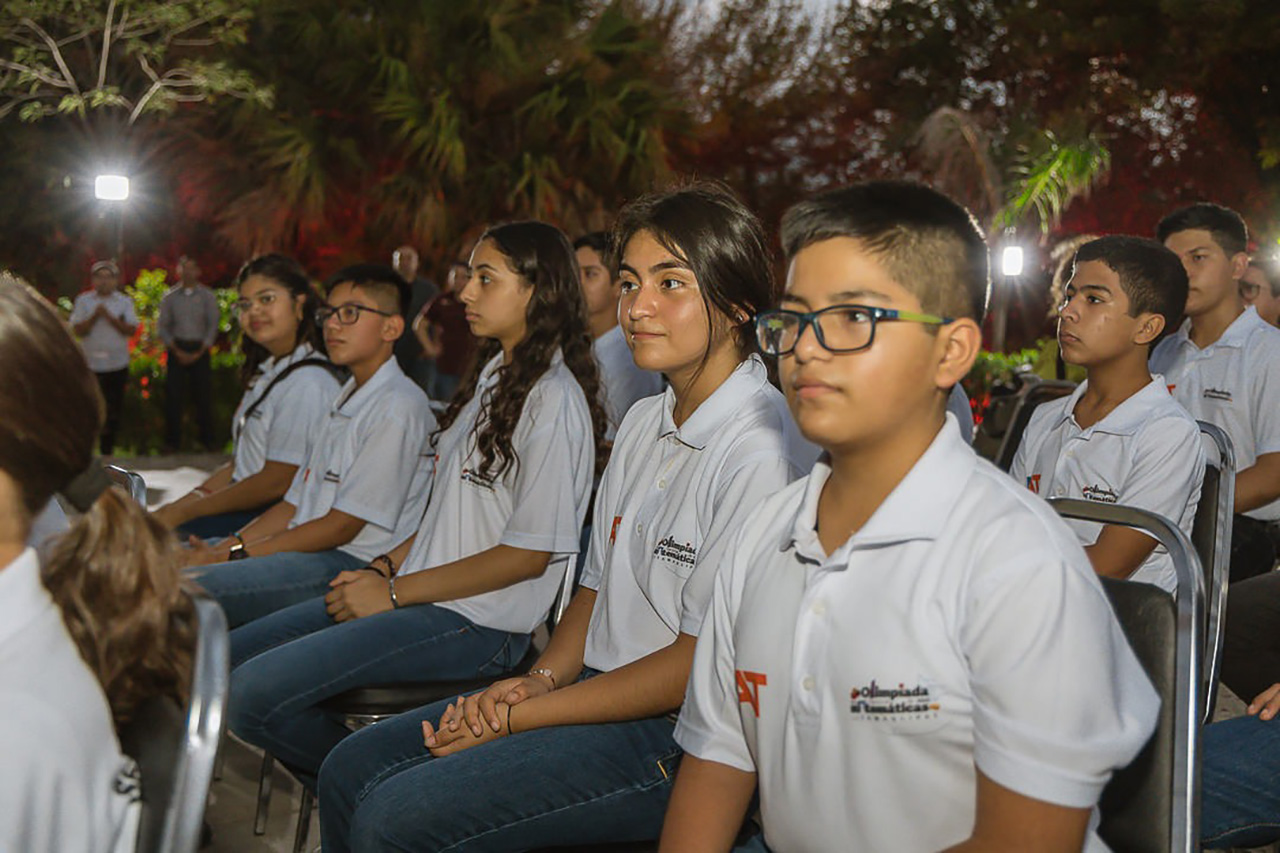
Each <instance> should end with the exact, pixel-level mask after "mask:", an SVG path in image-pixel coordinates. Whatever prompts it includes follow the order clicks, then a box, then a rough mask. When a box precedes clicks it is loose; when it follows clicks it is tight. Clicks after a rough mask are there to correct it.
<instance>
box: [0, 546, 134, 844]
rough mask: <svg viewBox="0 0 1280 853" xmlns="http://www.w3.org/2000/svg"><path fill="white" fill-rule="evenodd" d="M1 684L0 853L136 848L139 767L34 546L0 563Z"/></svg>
mask: <svg viewBox="0 0 1280 853" xmlns="http://www.w3.org/2000/svg"><path fill="white" fill-rule="evenodd" d="M0 684H2V685H4V687H3V689H0V755H3V756H4V764H5V770H4V773H0V850H4V851H14V853H18V851H21V853H63V851H71V850H74V851H77V853H80V851H85V853H132V851H133V849H134V843H135V840H136V838H137V834H138V820H139V817H140V815H141V799H140V792H139V789H138V775H137V767H136V765H135V764H134V763H133V760H132V759H130V758H128V757H127V756H125V755H124V754H123V753H121V751H120V742H119V741H118V740H117V739H116V732H115V727H114V725H113V723H112V720H111V710H110V708H109V707H108V706H107V699H106V697H105V696H104V695H103V693H102V687H101V686H100V685H99V683H98V679H97V678H96V677H95V676H94V674H93V672H92V671H90V669H89V667H88V665H86V664H85V662H84V660H83V659H82V658H81V657H80V651H79V650H78V649H77V648H76V645H75V643H74V642H73V641H72V639H71V635H70V634H68V633H67V628H66V625H65V624H64V623H63V621H62V613H61V612H60V611H59V609H58V607H57V605H56V604H54V602H53V599H52V598H51V597H50V596H49V593H48V592H47V591H46V590H45V588H44V585H43V584H42V583H41V582H40V565H39V562H38V560H37V558H36V553H35V551H34V550H32V549H30V548H28V549H27V550H25V551H23V552H22V554H20V555H19V556H18V559H17V560H15V561H14V562H12V563H10V564H9V565H8V566H5V567H0Z"/></svg>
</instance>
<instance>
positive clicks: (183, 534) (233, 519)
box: [176, 506, 270, 542]
mask: <svg viewBox="0 0 1280 853" xmlns="http://www.w3.org/2000/svg"><path fill="white" fill-rule="evenodd" d="M268 509H270V507H269V506H261V507H258V508H257V509H238V510H233V511H232V512H220V513H218V514H217V515H206V516H202V517H201V518H193V519H191V520H190V521H187V522H183V523H182V524H179V525H178V529H177V531H176V532H177V533H178V535H179V537H180V538H181V539H182V540H183V541H184V542H185V541H186V538H187V537H188V536H195V537H196V538H197V539H224V538H226V537H227V536H230V535H231V534H232V533H235V532H236V531H237V530H239V529H240V528H241V527H244V526H245V525H246V524H248V523H249V522H251V521H253V520H254V519H255V518H257V517H258V516H260V515H262V513H264V512H266V511H267V510H268Z"/></svg>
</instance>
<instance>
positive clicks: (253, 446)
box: [231, 344, 342, 481]
mask: <svg viewBox="0 0 1280 853" xmlns="http://www.w3.org/2000/svg"><path fill="white" fill-rule="evenodd" d="M316 357H318V354H317V353H316V351H315V349H313V348H312V346H311V345H310V344H303V345H301V346H300V347H298V348H297V349H295V350H294V351H293V352H291V353H289V354H288V355H286V356H284V357H282V358H274V357H273V358H269V359H267V360H266V361H264V362H263V363H262V370H261V371H260V372H259V374H258V377H257V378H256V379H255V380H254V381H253V384H252V385H250V386H249V390H248V391H246V392H245V393H244V396H243V397H241V398H240V405H239V406H237V407H236V413H235V418H234V420H232V422H231V423H232V431H233V435H232V437H233V438H234V440H235V445H236V448H235V459H234V462H235V468H234V473H233V476H232V479H233V480H236V481H239V480H246V479H248V478H249V477H252V476H253V475H254V474H257V473H258V472H259V471H261V470H262V466H264V465H265V464H266V463H267V462H268V461H270V462H282V463H284V464H285V465H295V466H301V465H302V463H303V462H306V461H307V452H308V451H309V450H310V448H311V445H310V442H311V440H312V438H313V437H314V434H315V432H316V431H317V427H318V426H319V425H320V424H321V423H322V421H323V420H324V418H325V416H326V415H328V413H329V407H330V406H332V405H333V398H334V397H335V396H337V394H338V389H339V388H341V387H342V386H341V384H340V383H339V382H338V380H337V378H336V377H334V375H333V374H332V373H331V372H330V371H328V370H326V369H325V368H323V367H320V366H314V367H300V368H298V369H297V370H295V371H293V372H292V373H290V374H289V375H288V376H287V377H285V378H284V379H282V380H281V381H280V383H279V384H278V385H276V386H275V388H273V389H272V390H271V393H270V394H267V396H266V399H262V395H263V394H266V392H267V389H268V388H270V387H271V383H272V382H274V381H275V379H276V377H277V376H279V375H280V374H281V373H283V372H284V371H285V370H287V369H288V368H290V367H292V366H293V365H294V364H296V363H297V362H299V361H302V360H303V359H307V358H316ZM259 400H262V403H261V405H258V406H257V408H253V407H254V404H255V403H257V402H258V401H259ZM251 408H253V413H252V415H251V416H249V417H247V418H246V417H245V413H246V412H248V411H249V410H250V409H251Z"/></svg>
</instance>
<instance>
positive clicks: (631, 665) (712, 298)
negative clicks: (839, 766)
mask: <svg viewBox="0 0 1280 853" xmlns="http://www.w3.org/2000/svg"><path fill="white" fill-rule="evenodd" d="M614 245H615V246H617V247H620V249H621V252H620V258H619V259H618V269H619V272H620V277H621V280H622V296H621V299H620V303H619V309H618V310H619V319H620V322H621V324H622V327H623V329H624V331H625V333H626V337H627V341H628V343H629V345H630V346H631V349H632V353H633V356H634V358H635V361H636V364H637V365H638V366H640V367H641V368H644V369H647V370H656V371H661V372H663V373H664V374H665V375H666V377H667V379H668V381H669V383H670V385H669V387H668V389H667V390H666V392H665V393H664V394H662V395H659V396H655V397H650V398H647V399H645V400H641V401H640V402H638V403H636V404H635V405H634V406H633V407H632V408H631V410H630V411H629V412H628V414H627V416H626V417H625V418H624V420H623V422H622V424H621V426H620V428H619V430H618V434H617V437H616V440H615V442H614V447H613V452H612V457H611V459H610V462H609V466H608V468H607V469H606V470H605V473H604V476H603V478H602V481H601V484H600V489H599V492H598V494H597V497H596V504H595V513H594V517H593V526H592V539H591V543H590V548H589V556H588V560H587V566H586V571H585V573H584V575H583V579H582V585H581V587H580V588H579V590H578V592H577V594H576V595H575V596H574V598H573V600H572V602H571V603H570V604H569V607H568V609H567V611H566V613H565V615H564V618H563V619H562V621H561V622H560V625H559V627H558V628H557V630H556V632H555V633H554V635H553V636H552V638H551V642H550V644H549V645H548V646H547V649H546V650H545V651H544V652H543V654H542V655H541V657H540V658H539V660H538V662H537V664H536V666H535V667H534V669H533V670H532V671H531V672H530V673H529V674H527V675H523V676H519V677H515V678H508V679H505V680H502V681H499V682H497V683H495V684H494V685H492V686H491V687H490V688H488V689H487V690H485V691H483V692H481V693H479V694H476V695H473V696H469V697H465V698H464V697H459V699H458V701H456V702H452V703H450V702H442V703H437V704H434V705H430V706H427V707H425V708H420V709H418V710H416V711H412V712H409V713H407V714H403V715H401V716H399V717H397V718H395V719H393V720H388V721H384V722H382V723H379V724H378V725H376V726H372V727H370V728H367V729H364V730H362V731H360V732H358V733H356V734H355V735H353V736H352V737H350V738H348V739H347V740H346V741H344V742H343V743H342V744H340V745H339V746H338V747H337V748H336V749H335V750H334V751H333V752H332V753H331V754H330V756H329V758H328V759H327V760H326V761H325V764H324V766H323V767H322V769H321V774H320V783H319V791H320V803H321V805H320V815H321V827H322V831H323V834H324V847H325V849H326V850H330V851H344V850H368V851H372V850H383V849H398V850H422V851H445V850H448V851H462V850H466V851H481V850H484V851H499V850H526V849H531V848H537V847H543V846H547V845H553V844H585V843H592V842H604V841H626V840H638V839H648V838H657V837H658V834H659V832H660V830H661V826H662V817H663V811H664V809H665V806H666V801H667V797H668V795H669V792H670V784H671V780H672V779H673V778H674V775H675V769H676V766H677V765H678V763H679V760H680V749H679V747H678V746H677V745H676V743H675V741H674V740H673V739H672V729H673V726H674V722H673V717H674V712H676V711H677V710H678V709H679V707H680V703H681V700H682V697H683V695H684V688H685V682H686V680H687V678H688V673H689V667H690V663H691V661H692V656H693V648H694V643H695V640H696V636H697V633H698V631H699V628H700V626H701V622H702V617H703V613H704V610H705V607H706V603H707V599H708V596H709V594H710V589H711V581H712V578H713V576H714V573H715V570H716V566H717V565H718V563H719V561H720V557H721V556H722V555H723V553H724V552H725V550H726V549H727V547H728V545H729V544H730V542H731V541H732V539H733V538H734V536H735V534H736V533H737V531H738V529H739V526H740V524H741V521H742V519H743V517H744V516H745V515H746V514H747V513H748V512H749V511H750V510H751V509H752V508H753V507H754V506H756V505H757V504H758V502H759V501H760V500H762V499H763V498H764V496H765V495H767V494H771V493H773V492H774V491H776V490H777V489H779V488H782V487H783V486H784V485H786V484H787V483H788V482H790V481H791V480H792V479H794V478H795V477H796V476H797V475H798V474H799V473H800V472H801V471H802V470H806V469H807V467H808V464H809V463H810V462H811V461H812V457H813V455H814V453H813V451H812V449H811V448H809V447H808V446H807V445H806V444H805V443H804V442H803V441H802V440H801V439H800V438H799V436H798V433H797V432H796V430H795V427H794V425H793V423H792V421H791V419H790V417H789V415H788V413H787V410H786V404H785V402H784V401H783V398H782V395H781V394H780V393H779V392H778V391H777V390H775V389H774V388H773V386H771V385H770V384H769V381H768V376H767V372H766V370H765V367H764V364H763V363H762V362H761V360H760V359H759V357H758V356H756V355H754V354H750V353H751V351H752V350H753V349H754V343H753V341H752V338H751V326H750V322H749V320H750V318H751V317H752V316H753V315H754V313H755V312H756V311H757V310H760V309H763V308H765V307H767V306H769V305H771V304H772V302H773V301H774V299H775V297H776V292H775V284H774V282H773V280H772V278H771V276H770V274H769V270H770V268H771V264H770V262H769V258H768V255H767V253H766V251H765V249H764V238H763V235H762V231H761V228H760V224H759V222H758V221H757V220H756V218H755V217H754V216H753V215H752V214H751V213H750V212H749V211H748V210H747V209H746V208H745V207H743V205H742V204H741V203H740V202H739V201H738V200H737V199H735V198H734V197H733V196H731V195H730V194H729V193H728V192H727V191H725V190H722V189H720V188H718V187H715V186H705V185H702V186H694V187H690V188H688V189H683V190H679V191H676V192H672V193H667V194H661V195H655V196H649V197H646V198H643V199H641V200H639V201H637V202H635V203H633V204H632V205H631V206H629V207H628V208H627V209H626V210H624V211H623V213H622V214H621V218H620V221H619V223H618V225H617V227H616V232H615V240H614Z"/></svg>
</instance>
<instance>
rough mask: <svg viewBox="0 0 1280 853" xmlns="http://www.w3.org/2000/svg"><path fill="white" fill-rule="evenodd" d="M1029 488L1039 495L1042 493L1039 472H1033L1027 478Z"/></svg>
mask: <svg viewBox="0 0 1280 853" xmlns="http://www.w3.org/2000/svg"><path fill="white" fill-rule="evenodd" d="M1027 488H1028V489H1030V490H1031V491H1033V492H1035V493H1036V494H1037V495H1038V494H1040V475H1039V474H1032V475H1031V476H1030V477H1028V478H1027Z"/></svg>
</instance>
